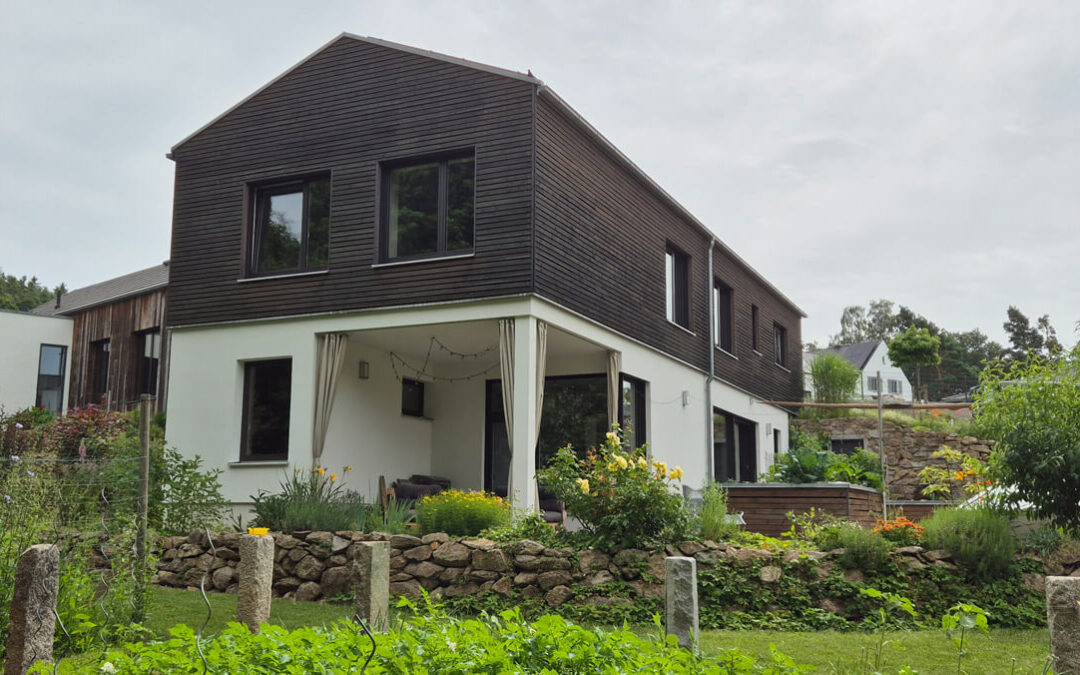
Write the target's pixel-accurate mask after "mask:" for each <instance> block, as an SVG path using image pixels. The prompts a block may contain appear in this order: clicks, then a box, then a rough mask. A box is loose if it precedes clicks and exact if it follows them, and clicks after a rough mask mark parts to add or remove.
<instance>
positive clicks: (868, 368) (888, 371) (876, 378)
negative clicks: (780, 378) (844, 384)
mask: <svg viewBox="0 0 1080 675" xmlns="http://www.w3.org/2000/svg"><path fill="white" fill-rule="evenodd" d="M821 354H836V355H838V356H841V357H843V358H844V359H845V360H846V361H847V362H848V363H850V364H851V365H853V366H855V367H856V368H858V369H859V373H860V374H861V376H860V377H859V385H858V388H857V389H856V392H855V393H856V395H857V396H858V397H859V398H861V399H864V400H875V401H876V400H877V398H878V395H879V394H882V393H883V394H884V397H883V399H882V400H884V401H896V402H900V401H911V400H912V399H911V394H912V390H911V383H910V382H908V379H907V375H904V371H903V370H901V369H900V368H899V367H897V366H894V365H893V363H892V361H890V360H889V345H888V344H887V343H886V342H885V341H884V340H870V341H869V342H858V343H856V344H853V345H843V346H840V347H828V348H826V349H820V350H817V351H806V352H804V353H803V372H804V373H805V374H806V380H805V391H806V394H807V396H809V397H813V395H814V383H813V382H812V381H811V379H810V364H811V363H813V361H814V359H815V358H817V357H818V356H819V355H821Z"/></svg>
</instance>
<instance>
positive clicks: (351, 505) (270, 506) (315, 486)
mask: <svg viewBox="0 0 1080 675" xmlns="http://www.w3.org/2000/svg"><path fill="white" fill-rule="evenodd" d="M349 468H350V467H346V468H345V469H344V470H343V473H345V472H347V471H348V470H349ZM337 479H338V476H337V474H336V473H331V472H328V471H327V470H326V469H324V468H323V467H318V468H316V469H315V470H314V471H304V470H303V469H297V470H296V471H294V472H293V474H292V475H290V476H287V477H286V478H285V479H284V480H282V481H281V482H280V483H279V485H280V487H281V490H280V491H279V492H276V493H269V492H266V491H265V490H261V491H259V493H258V494H257V495H252V497H251V499H252V501H253V502H254V505H253V507H252V510H253V511H254V512H255V518H254V519H253V520H252V525H254V526H256V527H268V528H270V529H271V530H274V531H276V532H297V531H304V530H323V531H329V532H335V531H341V530H364V529H366V525H367V524H368V522H369V521H370V520H371V517H372V511H373V508H374V507H372V506H371V505H369V504H367V503H365V502H364V500H363V499H362V498H360V496H359V495H356V494H355V493H351V492H348V491H346V490H345V488H344V487H343V486H342V484H341V483H339V482H337Z"/></svg>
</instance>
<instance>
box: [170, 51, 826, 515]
mask: <svg viewBox="0 0 1080 675" xmlns="http://www.w3.org/2000/svg"><path fill="white" fill-rule="evenodd" d="M169 157H170V158H172V159H173V160H174V161H175V163H176V185H175V204H174V215H173V238H172V254H171V261H172V262H171V265H170V281H169V290H168V300H169V333H170V336H171V341H172V346H171V360H172V363H171V368H170V371H171V374H170V377H169V406H168V414H169V425H168V432H167V433H168V442H169V443H170V444H171V445H173V446H176V447H177V448H178V449H180V451H181V452H183V453H186V454H188V455H194V454H199V455H201V456H202V457H203V458H204V459H205V460H206V463H207V465H208V467H209V468H220V469H223V470H224V472H225V473H224V475H223V476H222V483H223V485H224V489H225V494H226V496H227V497H228V498H229V499H231V500H233V501H234V502H235V503H237V504H243V503H249V502H250V499H249V496H250V495H253V494H256V493H257V492H258V491H259V490H263V489H266V490H276V489H277V485H278V482H279V481H280V480H281V479H282V478H283V477H284V476H286V475H291V473H292V472H293V471H294V470H297V469H307V468H310V467H312V466H313V465H321V466H325V467H329V468H330V469H331V470H335V471H337V470H339V468H340V467H343V466H345V465H349V466H352V467H353V471H352V472H351V473H349V474H348V475H347V476H345V477H344V481H343V483H344V484H345V485H346V486H347V487H349V488H351V489H355V490H358V491H360V492H361V493H364V494H366V495H367V496H368V498H371V499H374V497H375V495H376V486H377V484H378V478H379V477H380V476H385V477H386V478H387V480H388V481H392V480H393V479H396V478H402V477H407V476H410V475H412V474H433V475H439V476H443V477H445V478H447V479H449V480H450V481H451V482H452V484H453V486H455V487H460V488H462V489H488V490H492V491H495V492H498V493H502V494H509V495H511V496H512V498H513V500H514V501H515V503H517V504H519V505H534V504H535V503H536V490H537V488H536V484H535V480H534V471H535V469H536V467H537V465H538V464H541V463H543V462H544V461H546V459H547V458H548V457H550V455H551V453H553V452H554V450H555V449H556V448H557V447H559V446H562V445H565V444H567V443H572V444H573V445H574V446H575V447H577V448H585V447H588V446H589V445H591V444H595V443H597V442H598V441H600V440H601V439H602V438H603V434H604V433H605V432H606V431H607V430H608V429H610V424H611V423H612V422H621V423H623V424H624V425H627V426H629V427H630V428H631V433H630V435H631V437H632V438H631V440H632V442H633V443H635V444H638V445H642V444H648V446H649V451H650V453H651V454H652V456H653V457H655V458H658V459H662V460H664V461H666V462H667V463H668V464H669V465H671V466H674V465H681V466H682V467H683V469H684V471H685V479H684V481H685V482H686V483H687V484H689V485H691V486H693V487H699V486H700V485H701V484H702V482H703V481H704V480H705V479H706V478H708V477H710V476H713V477H716V478H717V479H721V480H731V479H742V480H755V479H756V477H757V476H758V475H759V474H760V473H761V472H762V471H764V470H765V469H766V468H767V467H768V466H769V465H770V464H771V463H772V460H773V456H774V453H775V452H776V451H777V450H782V449H784V448H786V447H787V442H788V439H787V434H788V424H787V423H788V416H789V411H788V410H785V409H783V408H780V407H777V406H775V405H771V404H769V403H767V402H768V401H785V400H787V401H790V400H797V398H798V396H799V394H800V392H801V374H800V372H799V367H800V365H801V346H800V345H801V332H800V321H801V317H802V316H804V315H803V314H802V312H801V311H800V310H799V309H798V308H797V307H796V306H795V305H794V304H792V302H791V301H790V300H788V299H787V298H786V297H785V296H784V295H783V294H781V293H780V292H779V291H778V290H777V289H776V288H774V287H773V286H772V285H771V284H770V283H769V282H768V281H766V280H765V279H764V278H763V277H762V276H761V275H759V274H758V273H757V272H755V271H754V270H753V269H752V268H751V267H750V266H749V265H748V264H747V263H746V262H744V261H743V260H742V259H741V258H739V257H738V256H737V255H736V254H735V253H734V252H732V251H731V250H730V249H729V248H728V247H727V246H726V245H724V244H723V243H722V242H720V241H719V240H717V239H716V238H715V237H714V236H713V234H712V233H711V232H710V230H709V229H708V228H707V227H706V226H705V225H703V224H702V223H700V222H699V221H697V220H696V219H695V218H694V217H693V216H692V215H690V214H689V213H688V212H687V211H686V210H685V209H684V208H683V207H682V206H680V205H679V204H678V203H676V202H675V201H674V199H672V198H671V196H670V195H668V194H667V193H666V192H665V191H664V190H663V189H662V188H660V187H659V186H658V185H657V184H656V183H654V182H653V181H652V180H651V179H650V178H649V177H648V176H646V175H645V174H644V173H643V172H642V171H641V170H640V169H639V168H638V167H637V166H635V165H634V164H633V163H632V162H631V161H630V160H629V159H627V158H626V157H625V156H624V155H623V154H622V153H620V152H619V151H618V150H617V149H616V148H615V147H614V146H613V145H612V144H611V143H610V142H609V141H607V140H606V139H605V138H604V137H603V136H601V135H600V133H599V132H597V131H596V129H594V128H593V127H592V126H590V125H589V124H588V122H586V121H585V120H584V119H582V118H581V117H580V116H579V115H578V114H577V113H576V112H575V111H574V110H573V109H571V108H570V107H569V106H568V105H567V104H566V103H565V102H564V101H563V100H562V99H560V98H559V97H558V96H557V95H556V94H555V93H554V92H552V91H551V89H550V88H548V87H547V86H545V85H544V84H543V83H542V82H541V81H540V80H538V79H536V78H534V77H532V76H531V75H525V74H521V73H517V72H512V71H508V70H503V69H500V68H494V67H490V66H485V65H480V64H477V63H472V62H469V61H464V60H461V59H457V58H453V57H449V56H443V55H440V54H435V53H432V52H428V51H424V50H419V49H414V48H411V47H405V46H402V45H397V44H393V43H388V42H384V41H382V40H376V39H372V38H365V37H358V36H353V35H348V34H343V35H341V36H339V37H337V38H335V39H334V40H332V41H331V42H330V43H328V44H327V45H325V46H324V47H322V48H321V49H319V50H318V51H316V52H315V53H314V54H312V55H311V56H309V57H307V58H305V59H304V60H303V61H301V62H300V63H299V64H297V65H296V66H294V67H293V68H291V69H290V70H288V71H286V72H285V73H283V74H282V75H281V76H279V77H278V78H276V79H275V80H273V81H272V82H270V83H269V84H267V85H266V86H264V87H263V88H261V89H260V90H258V91H257V92H255V93H254V94H252V95H251V96H249V97H247V98H246V99H244V100H243V101H241V102H240V103H239V104H237V105H236V106H234V107H233V108H231V109H229V110H228V111H226V112H224V113H223V114H222V115H220V116H219V117H217V118H216V119H215V120H213V121H212V122H210V123H209V124H207V125H206V126H205V127H203V128H202V129H200V130H198V131H196V132H195V133H194V134H192V135H191V136H189V137H188V138H186V139H184V140H183V141H181V142H180V143H178V144H177V145H176V146H174V147H173V149H172V151H171V153H170V154H169ZM793 397H794V398H793Z"/></svg>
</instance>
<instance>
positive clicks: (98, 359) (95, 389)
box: [88, 340, 109, 404]
mask: <svg viewBox="0 0 1080 675" xmlns="http://www.w3.org/2000/svg"><path fill="white" fill-rule="evenodd" d="M89 357H90V359H89V361H90V363H89V371H88V376H89V379H90V382H89V383H90V387H89V390H90V400H91V401H92V402H93V403H95V404H96V403H101V400H102V399H103V398H104V397H105V394H106V393H107V392H108V391H109V341H108V340H96V341H94V342H91V343H90V353H89Z"/></svg>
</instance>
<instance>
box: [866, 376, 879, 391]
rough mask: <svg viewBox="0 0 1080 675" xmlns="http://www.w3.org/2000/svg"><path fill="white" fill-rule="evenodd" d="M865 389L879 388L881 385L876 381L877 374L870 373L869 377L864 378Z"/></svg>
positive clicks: (877, 389) (876, 389)
mask: <svg viewBox="0 0 1080 675" xmlns="http://www.w3.org/2000/svg"><path fill="white" fill-rule="evenodd" d="M866 389H867V391H879V390H880V389H881V385H880V384H879V383H878V379H877V376H875V375H871V376H870V377H868V378H866Z"/></svg>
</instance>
